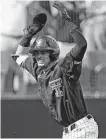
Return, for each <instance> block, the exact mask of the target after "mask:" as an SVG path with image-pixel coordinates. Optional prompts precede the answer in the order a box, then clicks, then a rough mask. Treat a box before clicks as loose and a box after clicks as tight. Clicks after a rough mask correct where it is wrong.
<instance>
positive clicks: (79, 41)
mask: <svg viewBox="0 0 106 139" xmlns="http://www.w3.org/2000/svg"><path fill="white" fill-rule="evenodd" d="M70 34H71V36H72V37H73V39H74V41H75V44H76V46H78V47H79V48H81V49H83V48H84V49H85V47H87V42H86V40H85V38H84V36H83V35H82V33H81V32H80V31H78V30H77V29H75V30H74V31H73V32H70Z"/></svg>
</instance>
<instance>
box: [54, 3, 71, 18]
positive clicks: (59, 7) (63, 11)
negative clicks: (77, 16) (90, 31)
mask: <svg viewBox="0 0 106 139" xmlns="http://www.w3.org/2000/svg"><path fill="white" fill-rule="evenodd" d="M53 7H55V8H56V9H57V10H58V11H59V13H60V16H62V18H63V19H67V18H69V19H71V18H70V16H69V15H68V12H67V9H66V8H65V7H64V5H63V4H62V3H60V2H59V1H55V2H54V4H53Z"/></svg>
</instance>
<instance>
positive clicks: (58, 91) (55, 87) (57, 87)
mask: <svg viewBox="0 0 106 139" xmlns="http://www.w3.org/2000/svg"><path fill="white" fill-rule="evenodd" d="M49 86H50V87H51V89H52V91H53V90H55V95H56V97H57V98H58V97H61V96H63V91H62V90H61V88H62V79H61V78H58V79H56V80H53V81H50V82H49Z"/></svg>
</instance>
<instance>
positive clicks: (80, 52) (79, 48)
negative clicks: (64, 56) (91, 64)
mask: <svg viewBox="0 0 106 139" xmlns="http://www.w3.org/2000/svg"><path fill="white" fill-rule="evenodd" d="M65 23H66V26H67V28H68V30H69V31H70V34H71V36H72V37H73V39H74V41H75V44H76V45H75V47H74V48H73V49H72V50H71V54H72V56H73V57H74V58H75V59H76V60H79V61H81V60H82V58H83V56H84V53H85V51H86V48H87V42H86V40H85V38H84V36H83V35H82V33H81V32H80V31H78V30H77V26H76V25H75V24H74V23H72V22H70V20H66V21H65Z"/></svg>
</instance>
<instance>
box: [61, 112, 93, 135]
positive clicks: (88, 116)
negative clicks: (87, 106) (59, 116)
mask: <svg viewBox="0 0 106 139" xmlns="http://www.w3.org/2000/svg"><path fill="white" fill-rule="evenodd" d="M86 117H87V118H88V119H91V118H93V116H92V115H90V114H88V115H87V116H86ZM75 128H76V123H73V124H72V125H70V130H71V131H72V130H73V129H75ZM68 130H69V129H68V127H64V131H65V133H69V131H68Z"/></svg>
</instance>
